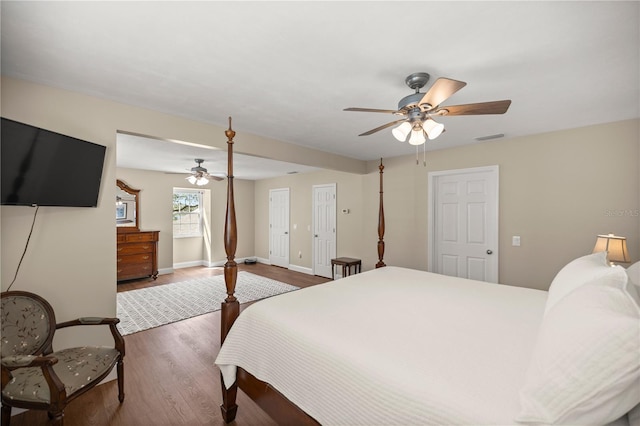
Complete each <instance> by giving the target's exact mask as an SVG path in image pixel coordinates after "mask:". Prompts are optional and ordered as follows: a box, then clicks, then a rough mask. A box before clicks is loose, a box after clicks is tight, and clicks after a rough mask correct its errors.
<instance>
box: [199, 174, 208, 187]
mask: <svg viewBox="0 0 640 426" xmlns="http://www.w3.org/2000/svg"><path fill="white" fill-rule="evenodd" d="M208 183H209V179H207V178H206V177H204V176H202V177H199V178H198V179H197V180H196V185H198V186H203V185H206V184H208Z"/></svg>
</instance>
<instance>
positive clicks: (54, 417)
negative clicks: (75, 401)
mask: <svg viewBox="0 0 640 426" xmlns="http://www.w3.org/2000/svg"><path fill="white" fill-rule="evenodd" d="M47 414H48V415H49V418H50V419H51V424H52V425H53V426H63V425H64V411H63V410H60V411H57V412H53V411H49V412H48V413H47Z"/></svg>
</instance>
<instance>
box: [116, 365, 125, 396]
mask: <svg viewBox="0 0 640 426" xmlns="http://www.w3.org/2000/svg"><path fill="white" fill-rule="evenodd" d="M117 368H118V401H120V402H121V403H122V402H124V361H123V360H122V359H120V360H119V361H118V367H117Z"/></svg>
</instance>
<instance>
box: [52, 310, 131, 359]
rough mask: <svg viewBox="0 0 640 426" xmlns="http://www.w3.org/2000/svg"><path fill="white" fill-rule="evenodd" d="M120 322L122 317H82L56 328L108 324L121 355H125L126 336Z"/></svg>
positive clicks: (60, 324)
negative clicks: (121, 331)
mask: <svg viewBox="0 0 640 426" xmlns="http://www.w3.org/2000/svg"><path fill="white" fill-rule="evenodd" d="M119 322H120V318H103V317H81V318H78V319H74V320H71V321H65V322H61V323H59V324H56V330H57V329H60V328H65V327H71V326H75V325H108V326H109V330H110V331H111V335H112V336H113V341H114V344H115V348H116V349H117V350H118V351H119V352H120V354H121V356H123V357H124V338H123V337H122V334H120V331H119V330H118V327H116V324H118V323H119Z"/></svg>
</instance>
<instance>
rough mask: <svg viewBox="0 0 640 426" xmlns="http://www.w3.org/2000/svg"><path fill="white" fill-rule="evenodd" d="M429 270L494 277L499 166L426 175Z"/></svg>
mask: <svg viewBox="0 0 640 426" xmlns="http://www.w3.org/2000/svg"><path fill="white" fill-rule="evenodd" d="M430 180H431V184H430V189H431V191H432V194H431V196H430V199H431V200H432V201H431V203H432V206H431V209H430V212H431V216H432V225H431V226H430V227H429V228H430V230H431V232H430V234H431V236H430V238H431V244H430V253H431V259H430V260H431V262H430V263H431V264H430V268H429V269H430V270H431V271H433V272H437V273H440V274H444V275H451V276H457V277H463V278H470V279H474V280H480V281H489V282H497V281H498V169H497V166H492V167H488V168H477V169H467V170H454V171H450V172H435V173H433V174H431V175H430Z"/></svg>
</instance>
